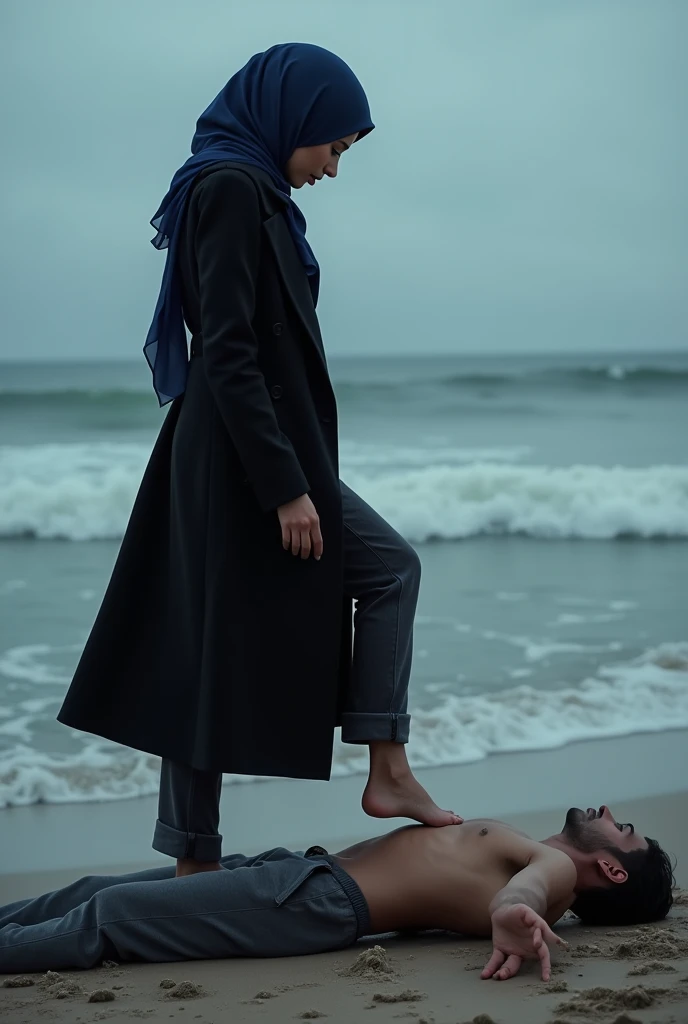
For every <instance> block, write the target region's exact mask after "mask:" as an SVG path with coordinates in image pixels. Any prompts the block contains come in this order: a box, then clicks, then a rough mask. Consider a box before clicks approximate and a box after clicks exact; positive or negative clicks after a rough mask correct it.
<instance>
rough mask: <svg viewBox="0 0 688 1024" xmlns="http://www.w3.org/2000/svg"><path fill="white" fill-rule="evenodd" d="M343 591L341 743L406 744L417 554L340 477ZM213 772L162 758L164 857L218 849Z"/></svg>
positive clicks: (160, 842) (159, 828)
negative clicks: (345, 636) (350, 642)
mask: <svg viewBox="0 0 688 1024" xmlns="http://www.w3.org/2000/svg"><path fill="white" fill-rule="evenodd" d="M340 486H341V492H342V513H343V518H344V591H345V593H346V594H347V596H348V597H351V598H353V599H354V600H355V602H356V607H355V612H354V649H353V664H352V671H351V681H350V684H349V688H348V691H347V694H346V703H345V706H344V709H343V713H342V740H343V741H344V743H371V742H373V741H375V740H392V741H394V742H396V743H407V742H408V738H409V725H410V720H411V719H410V716H409V714H408V712H407V706H408V686H409V679H410V676H411V661H412V656H413V621H414V618H415V614H416V605H417V602H418V594H419V590H420V575H421V567H420V559H419V558H418V555H417V554H416V552H415V551H414V550H413V548H412V547H411V545H410V544H408V543H407V541H405V540H404V538H403V537H402V536H401V535H400V534H398V533H397V532H396V530H394V529H393V527H391V526H390V525H389V523H388V522H386V520H384V519H383V518H382V516H381V515H379V514H378V513H377V512H376V511H375V509H374V508H371V507H370V505H368V504H367V503H366V502H365V501H364V500H363V498H361V497H359V495H358V494H356V492H355V491H352V490H351V488H350V487H347V485H346V484H345V483H344V482H343V481H340ZM221 783H222V776H221V775H220V773H219V772H200V771H197V770H196V769H195V768H191V767H190V766H189V765H185V764H181V763H179V762H177V761H169V760H163V762H162V768H161V773H160V800H159V807H158V820H157V822H156V826H155V833H154V837H153V848H154V849H156V850H159V851H160V853H166V854H167V855H168V856H170V857H177V858H184V857H193V858H194V859H195V860H199V861H212V860H218V859H219V857H220V854H221V850H222V836H221V835H220V833H219V824H220V786H221Z"/></svg>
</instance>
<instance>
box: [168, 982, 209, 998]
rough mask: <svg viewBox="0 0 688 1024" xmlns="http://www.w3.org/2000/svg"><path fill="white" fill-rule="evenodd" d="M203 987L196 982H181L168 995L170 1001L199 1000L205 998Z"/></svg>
mask: <svg viewBox="0 0 688 1024" xmlns="http://www.w3.org/2000/svg"><path fill="white" fill-rule="evenodd" d="M204 995H205V992H204V991H203V986H202V985H197V984H196V982H195V981H180V982H179V984H178V985H175V986H174V988H171V989H170V991H169V992H168V993H167V998H168V999H197V998H198V997H199V996H204Z"/></svg>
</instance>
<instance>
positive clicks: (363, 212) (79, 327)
mask: <svg viewBox="0 0 688 1024" xmlns="http://www.w3.org/2000/svg"><path fill="white" fill-rule="evenodd" d="M687 34H688V2H686V0H434V2H433V0H425V2H422V3H421V2H416V0H315V2H311V0H293V2H289V3H287V2H285V0H275V2H272V0H248V2H247V0H0V40H1V42H0V79H1V80H0V97H1V99H0V103H1V104H2V115H1V116H2V125H1V130H2V135H1V138H2V148H3V157H2V174H3V178H4V180H3V182H2V188H1V189H0V220H1V222H0V246H1V260H2V262H1V265H0V309H1V317H2V322H1V325H0V358H10V357H13V358H17V357H19V358H77V357H81V358H84V357H95V358H108V357H109V358H136V357H138V356H139V355H140V352H141V347H142V345H143V341H144V338H145V334H146V331H147V329H148V324H149V322H150V318H151V315H152V311H153V308H154V305H155V300H156V297H157V293H158V287H159V282H160V276H161V274H162V268H163V262H164V256H163V255H162V254H161V253H158V252H156V251H155V250H154V249H153V247H152V246H151V245H150V243H149V239H150V238H151V236H152V234H153V232H152V229H151V228H150V226H149V223H148V222H149V220H150V218H151V216H152V215H153V213H154V212H155V210H156V208H157V206H158V204H159V201H160V199H161V197H162V195H163V194H164V193H165V191H166V190H167V186H168V184H169V180H170V178H171V176H172V174H173V172H174V171H175V170H176V168H177V167H178V166H179V164H181V163H182V162H183V161H184V160H185V158H186V157H187V156H188V154H189V143H190V140H191V136H192V135H193V131H194V126H195V122H196V119H197V117H198V116H199V114H200V113H201V112H202V110H203V109H204V108H205V107H206V106H207V105H208V103H209V102H210V101H211V100H212V98H213V97H214V96H215V94H216V93H217V92H218V91H219V90H220V89H221V88H222V86H223V85H224V83H225V81H226V80H227V79H228V78H229V77H230V76H231V75H232V74H233V73H234V72H235V71H236V70H237V69H238V68H239V67H240V66H241V65H243V64H244V63H245V62H246V60H247V59H248V58H249V57H250V56H251V54H253V53H255V52H257V51H259V50H264V49H266V48H267V47H268V46H270V45H272V44H273V43H276V42H285V41H293V40H298V41H305V42H313V43H318V44H320V45H322V46H326V47H329V48H330V49H333V50H335V51H336V52H337V53H339V54H340V56H342V57H343V58H344V59H345V60H346V61H347V62H348V63H349V64H350V65H351V67H352V68H353V69H354V71H355V72H356V74H357V75H358V77H359V78H360V80H361V82H362V83H363V85H364V88H365V89H366V91H367V93H368V97H369V100H370V106H371V110H372V114H373V120H374V121H375V123H376V125H377V128H376V130H375V131H374V132H373V133H372V135H371V136H370V137H369V138H367V139H365V140H364V141H362V142H361V144H360V146H359V145H356V146H354V147H353V149H352V151H351V152H350V153H348V154H346V156H345V157H343V158H342V161H341V169H340V174H339V177H338V178H337V179H336V180H335V181H323V182H321V183H319V184H318V185H316V187H315V188H314V189H310V188H307V189H302V190H301V191H300V192H295V193H294V195H295V197H296V198H297V199H298V201H299V202H300V203H301V205H302V208H303V210H304V212H305V214H306V217H307V219H308V223H309V238H310V241H311V243H312V245H313V248H314V249H315V251H316V253H317V255H318V258H319V260H320V263H321V267H322V289H321V301H320V304H319V310H318V311H319V314H320V319H321V324H322V327H323V332H324V336H325V342H326V346H327V348H328V351H329V352H330V353H331V354H332V355H338V356H339V355H345V354H346V353H352V354H360V353H365V352H371V353H373V352H375V353H390V354H391V353H395V352H396V353H404V354H407V353H416V352H417V353H422V352H442V353H462V352H467V353H468V352H487V351H509V352H518V351H542V350H552V351H557V352H559V351H561V352H576V351H582V350H613V349H616V350H623V349H631V350H637V349H646V350H647V349H653V348H654V349H667V348H685V347H686V322H687V313H688V298H687V296H688V280H687V276H686V268H687V267H688V201H687V198H686V181H688V155H687V143H686V130H685V118H684V115H685V102H686V95H687V84H688V65H687V62H686V60H685V41H686V38H687Z"/></svg>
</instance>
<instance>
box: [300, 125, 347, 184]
mask: <svg viewBox="0 0 688 1024" xmlns="http://www.w3.org/2000/svg"><path fill="white" fill-rule="evenodd" d="M357 136H358V132H354V134H353V135H344V136H342V138H341V139H337V140H336V142H326V143H325V144H324V145H323V146H299V148H298V149H295V150H294V152H293V153H292V155H291V156H290V157H289V159H288V160H287V165H286V167H285V168H284V174H285V177H286V179H287V181H288V182H289V184H290V185H291V187H292V188H301V187H302V186H303V185H305V184H306V182H308V184H309V185H315V183H316V181H320V179H321V178H322V177H324V176H325V175H327V177H328V178H336V177H337V167H338V166H339V158H340V157H341V155H342V153H345V152H346V151H347V149H348V148H349V146H352V145H353V144H354V142H355V141H356V138H357Z"/></svg>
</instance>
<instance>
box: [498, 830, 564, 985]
mask: <svg viewBox="0 0 688 1024" xmlns="http://www.w3.org/2000/svg"><path fill="white" fill-rule="evenodd" d="M575 884H576V869H575V867H574V864H573V861H571V859H570V858H569V857H567V856H566V854H565V853H562V852H561V851H560V850H553V849H551V848H550V847H547V846H542V845H541V844H537V848H535V849H533V850H532V852H531V854H530V856H529V861H528V863H527V864H526V866H525V867H524V868H523V869H522V870H521V871H519V872H517V874H515V875H514V877H513V878H512V879H511V880H510V881H509V882H508V883H507V884H506V885H505V886H504V888H503V889H500V891H499V892H498V893H497V894H496V896H495V897H494V899H493V900H492V902H491V904H490V916H491V918H492V946H493V952H492V956H491V958H490V960H489V962H488V963H487V965H486V967H485V969H484V971H483V972H482V977H483V978H495V979H496V980H498V981H505V980H506V979H507V978H510V977H512V975H514V974H516V973H517V972H518V970H519V968H520V966H521V964H522V963H523V961H524V960H525V959H539V960H540V964H541V970H542V980H543V981H549V978H550V973H551V963H550V956H549V949H548V947H547V943H548V942H550V943H553V944H556V945H565V943H563V941H562V940H561V939H560V938H559V937H558V936H557V935H555V934H554V932H553V931H552V929H551V928H550V926H549V923H548V919H549V921H551V922H552V923H554V922H555V921H556V920H557V919H558V918H559V917H561V914H562V913H563V912H564V910H566V909H567V907H568V906H570V904H571V902H572V901H573V897H574V886H575ZM555 915H556V916H555Z"/></svg>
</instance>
